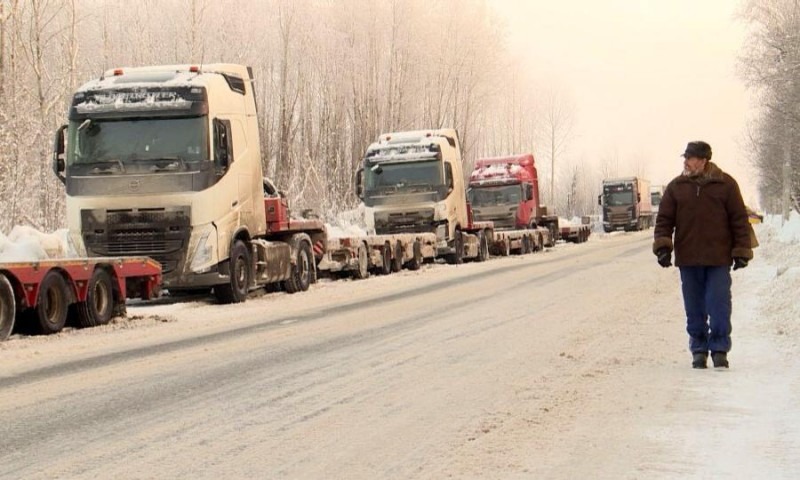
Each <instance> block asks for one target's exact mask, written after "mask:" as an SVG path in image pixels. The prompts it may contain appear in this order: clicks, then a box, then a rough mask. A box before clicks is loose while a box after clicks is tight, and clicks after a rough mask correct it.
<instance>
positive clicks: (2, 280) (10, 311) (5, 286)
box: [0, 273, 17, 342]
mask: <svg viewBox="0 0 800 480" xmlns="http://www.w3.org/2000/svg"><path fill="white" fill-rule="evenodd" d="M16 316H17V306H16V303H15V298H14V289H13V288H12V287H11V282H9V281H8V279H7V278H6V276H5V275H3V274H2V273H0V342H2V341H3V340H5V339H7V338H8V336H9V335H11V332H12V331H13V330H14V319H15V318H16Z"/></svg>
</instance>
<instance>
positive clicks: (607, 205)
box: [597, 177, 653, 233]
mask: <svg viewBox="0 0 800 480" xmlns="http://www.w3.org/2000/svg"><path fill="white" fill-rule="evenodd" d="M597 203H598V204H599V205H601V206H602V209H603V230H604V231H605V232H606V233H609V232H612V231H614V230H625V231H626V232H628V231H633V230H644V229H647V228H650V226H651V224H652V220H653V217H652V215H653V214H652V209H651V206H650V182H648V181H647V180H644V179H642V178H639V177H624V178H610V179H606V180H603V193H602V194H601V195H600V196H599V197H598V199H597Z"/></svg>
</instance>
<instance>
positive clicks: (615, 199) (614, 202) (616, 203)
mask: <svg viewBox="0 0 800 480" xmlns="http://www.w3.org/2000/svg"><path fill="white" fill-rule="evenodd" d="M633 204H634V201H633V192H632V191H630V190H628V191H627V192H626V191H622V192H606V206H609V207H621V206H624V205H633Z"/></svg>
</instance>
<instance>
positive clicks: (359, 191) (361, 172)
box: [356, 168, 364, 200]
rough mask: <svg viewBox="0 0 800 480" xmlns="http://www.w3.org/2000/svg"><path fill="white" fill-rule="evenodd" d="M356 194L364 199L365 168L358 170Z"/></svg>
mask: <svg viewBox="0 0 800 480" xmlns="http://www.w3.org/2000/svg"><path fill="white" fill-rule="evenodd" d="M356 196H357V197H358V198H360V199H361V200H364V168H359V169H358V170H357V171H356Z"/></svg>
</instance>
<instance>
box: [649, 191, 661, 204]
mask: <svg viewBox="0 0 800 480" xmlns="http://www.w3.org/2000/svg"><path fill="white" fill-rule="evenodd" d="M650 203H651V204H653V206H654V207H657V206H658V204H659V203H661V194H660V193H659V192H653V193H651V194H650Z"/></svg>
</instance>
